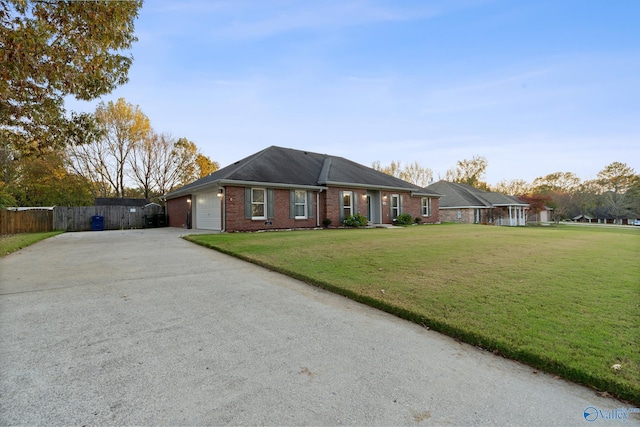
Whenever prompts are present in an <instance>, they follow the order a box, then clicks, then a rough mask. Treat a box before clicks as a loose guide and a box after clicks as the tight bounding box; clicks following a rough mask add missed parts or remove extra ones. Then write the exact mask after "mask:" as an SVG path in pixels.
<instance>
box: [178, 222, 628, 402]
mask: <svg viewBox="0 0 640 427" xmlns="http://www.w3.org/2000/svg"><path fill="white" fill-rule="evenodd" d="M187 239H189V240H191V241H194V242H196V243H199V244H202V245H205V246H208V247H211V248H215V249H217V250H220V251H222V252H225V253H230V254H233V255H235V256H238V257H240V258H242V259H245V260H248V261H252V262H255V263H258V264H260V265H264V266H266V267H268V268H271V269H273V270H276V271H280V272H283V273H285V274H288V275H290V276H293V277H296V278H299V279H302V280H305V281H307V282H309V283H312V284H315V285H317V286H321V287H324V288H327V289H329V290H332V291H334V292H337V293H340V294H343V295H346V296H348V297H350V298H353V299H355V300H357V301H361V302H364V303H367V304H369V305H372V306H374V307H378V308H380V309H383V310H385V311H388V312H391V313H394V314H396V315H399V316H401V317H404V318H407V319H409V320H412V321H414V322H417V323H420V324H423V325H425V326H428V327H430V328H432V329H435V330H438V331H441V332H444V333H446V334H449V335H451V336H454V337H456V338H459V339H461V340H463V341H466V342H468V343H470V344H473V345H476V346H480V347H482V348H485V349H487V350H490V351H494V352H496V353H500V354H502V355H504V356H506V357H509V358H512V359H516V360H520V361H522V362H525V363H528V364H530V365H532V366H534V367H536V368H539V369H543V370H546V371H548V372H552V373H556V374H559V375H561V376H563V377H565V378H567V379H571V380H573V381H577V382H580V383H583V384H586V385H589V386H592V387H594V388H596V389H599V390H603V391H607V392H609V393H611V394H614V395H616V396H618V397H620V398H623V399H627V400H630V401H633V402H634V403H636V404H638V403H640V351H639V349H640V304H639V302H640V279H639V278H640V262H638V261H639V259H640V230H635V229H623V228H592V227H589V228H583V227H571V226H551V227H518V228H516V227H491V226H482V225H454V224H445V225H436V226H434V225H430V226H427V225H422V226H413V227H407V228H393V229H353V230H351V229H349V230H315V231H295V232H273V233H233V234H217V235H193V236H188V237H187ZM615 364H619V365H621V370H619V371H615V370H614V369H612V366H613V365H615Z"/></svg>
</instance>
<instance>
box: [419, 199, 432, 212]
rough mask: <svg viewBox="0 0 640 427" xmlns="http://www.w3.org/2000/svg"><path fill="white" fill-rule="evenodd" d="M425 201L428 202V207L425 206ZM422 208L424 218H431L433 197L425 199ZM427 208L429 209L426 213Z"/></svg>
mask: <svg viewBox="0 0 640 427" xmlns="http://www.w3.org/2000/svg"><path fill="white" fill-rule="evenodd" d="M425 201H426V202H427V204H426V206H425V204H424V202H425ZM420 206H421V210H422V216H431V197H423V198H422V203H421V205H420ZM425 208H426V209H427V212H426V213H425V212H424V210H425Z"/></svg>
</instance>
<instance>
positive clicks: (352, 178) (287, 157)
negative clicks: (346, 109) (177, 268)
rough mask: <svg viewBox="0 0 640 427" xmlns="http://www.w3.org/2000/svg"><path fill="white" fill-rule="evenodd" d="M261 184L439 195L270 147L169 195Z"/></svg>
mask: <svg viewBox="0 0 640 427" xmlns="http://www.w3.org/2000/svg"><path fill="white" fill-rule="evenodd" d="M233 183H241V184H248V183H259V184H263V185H264V184H271V185H282V186H299V187H311V188H318V189H322V188H326V187H327V186H330V185H332V186H354V187H363V188H378V189H390V190H405V191H411V192H412V193H414V194H416V195H425V196H426V195H431V196H435V197H438V196H439V194H437V193H434V192H428V191H426V190H425V189H422V188H420V187H418V186H417V185H414V184H411V183H409V182H406V181H403V180H401V179H398V178H395V177H393V176H390V175H387V174H385V173H382V172H379V171H376V170H374V169H372V168H369V167H366V166H363V165H361V164H358V163H356V162H353V161H351V160H347V159H345V158H343V157H338V156H331V155H328V154H319V153H313V152H310V151H301V150H294V149H291V148H283V147H277V146H271V147H268V148H265V149H264V150H262V151H259V152H257V153H255V154H252V155H251V156H249V157H245V158H244V159H242V160H238V161H237V162H235V163H233V164H231V165H228V166H226V167H224V168H222V169H219V170H217V171H215V172H214V173H212V174H210V175H208V176H206V177H204V178H201V179H199V180H197V181H194V182H192V183H190V184H187V185H185V186H184V187H182V188H180V189H178V190H176V191H173V192H170V193H169V194H167V195H166V197H167V198H169V199H171V198H174V197H180V196H182V195H185V194H189V193H190V192H192V191H194V190H197V189H200V188H203V187H207V186H209V185H215V184H219V185H227V184H233Z"/></svg>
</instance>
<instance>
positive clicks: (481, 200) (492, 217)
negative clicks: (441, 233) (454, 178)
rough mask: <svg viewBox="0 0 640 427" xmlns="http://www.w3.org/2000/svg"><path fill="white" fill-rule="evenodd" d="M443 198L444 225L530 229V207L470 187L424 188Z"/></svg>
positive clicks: (440, 185) (435, 185) (437, 185)
mask: <svg viewBox="0 0 640 427" xmlns="http://www.w3.org/2000/svg"><path fill="white" fill-rule="evenodd" d="M424 190H425V191H426V192H435V193H439V194H442V197H441V198H440V204H439V209H440V221H442V222H462V223H471V224H494V225H511V226H516V225H526V224H527V213H526V211H527V208H528V207H529V204H528V203H523V202H522V201H520V200H518V199H517V198H516V197H512V196H507V195H504V194H502V193H494V192H490V191H484V190H480V189H478V188H475V187H471V186H470V185H466V184H459V183H455V182H448V181H438V182H436V183H433V184H431V185H429V186H427V187H425V188H424Z"/></svg>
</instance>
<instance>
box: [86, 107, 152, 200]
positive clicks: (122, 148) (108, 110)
mask: <svg viewBox="0 0 640 427" xmlns="http://www.w3.org/2000/svg"><path fill="white" fill-rule="evenodd" d="M95 115H96V119H97V120H98V123H99V125H100V127H101V129H102V134H101V138H100V139H101V140H102V141H101V142H102V143H103V144H104V145H103V147H105V148H106V150H107V153H106V154H107V155H108V158H105V159H104V162H103V164H102V165H101V167H102V171H103V173H104V176H105V178H106V179H107V181H108V182H109V183H111V185H112V186H113V190H114V193H115V194H114V195H115V197H124V196H125V185H124V184H125V180H124V178H125V175H126V167H127V165H128V164H129V158H130V156H131V155H132V152H133V150H134V149H135V147H136V146H137V145H138V144H141V143H143V141H144V140H145V138H147V135H148V134H149V131H150V130H151V126H150V124H149V118H148V117H147V116H146V115H145V114H144V113H143V112H142V110H140V108H139V107H138V106H134V105H132V104H129V103H128V102H126V101H125V100H124V98H120V99H118V101H117V102H115V103H114V102H113V101H109V102H108V103H107V104H105V103H104V102H101V103H100V104H99V105H98V108H97V109H96V112H95Z"/></svg>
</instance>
